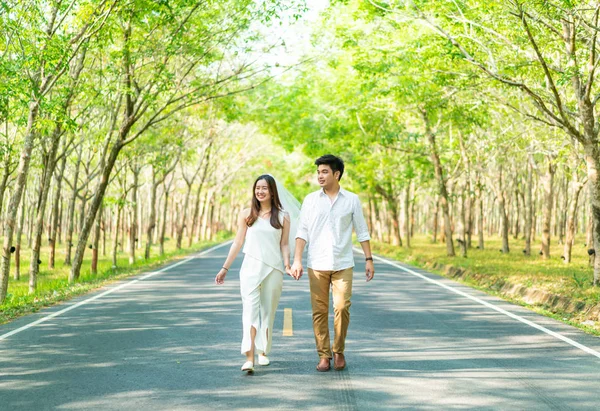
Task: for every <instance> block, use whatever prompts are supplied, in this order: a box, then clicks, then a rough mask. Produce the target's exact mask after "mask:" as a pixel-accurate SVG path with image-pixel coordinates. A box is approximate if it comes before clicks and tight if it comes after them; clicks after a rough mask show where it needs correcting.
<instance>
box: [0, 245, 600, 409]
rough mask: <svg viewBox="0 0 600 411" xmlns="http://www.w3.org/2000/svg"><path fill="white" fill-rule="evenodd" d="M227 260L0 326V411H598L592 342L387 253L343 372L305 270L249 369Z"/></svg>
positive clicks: (183, 264) (358, 302) (352, 333)
mask: <svg viewBox="0 0 600 411" xmlns="http://www.w3.org/2000/svg"><path fill="white" fill-rule="evenodd" d="M227 251H228V246H227V245H225V246H222V247H220V248H217V249H211V250H208V252H204V253H202V254H200V255H196V256H192V257H190V258H189V259H186V260H183V261H180V262H178V263H175V264H172V265H170V266H167V267H166V268H164V269H163V270H161V271H156V272H152V273H149V274H144V275H140V276H139V277H136V278H135V279H129V280H126V281H124V282H121V283H116V284H113V285H110V286H108V287H106V288H105V289H102V290H100V291H98V292H96V293H93V294H88V295H86V296H84V297H81V298H78V299H75V300H72V301H70V302H68V303H66V304H62V305H58V306H55V307H52V308H50V309H47V310H44V311H42V312H40V313H37V314H35V315H31V316H27V317H24V318H20V319H18V320H17V321H14V322H12V323H10V324H6V325H3V326H0V409H1V410H45V409H61V410H70V409H77V410H81V409H93V410H102V409H111V410H150V409H161V410H205V409H206V410H212V409H227V410H236V409H245V410H247V409H295V410H306V409H314V410H317V409H318V410H378V409H380V410H386V409H387V410H396V409H418V410H448V409H460V410H469V409H473V410H475V409H476V410H486V409H489V410H508V409H510V410H515V409H516V410H584V409H589V410H598V409H600V400H599V399H598V393H597V390H598V384H599V382H600V339H598V338H597V337H593V336H590V335H586V334H584V333H582V332H581V331H579V330H577V329H575V328H572V327H569V326H567V325H564V324H562V323H559V322H557V321H554V320H552V319H549V318H545V317H542V316H539V315H537V314H535V313H532V312H530V311H527V310H526V309H524V308H521V307H518V306H514V305H511V304H509V303H507V302H504V301H502V300H499V299H497V298H495V297H490V296H487V295H486V294H484V293H481V292H479V291H476V290H473V289H470V288H468V287H466V286H463V285H460V284H457V283H454V282H452V281H450V280H447V279H443V278H441V277H439V276H436V275H433V274H430V273H427V272H426V271H423V270H420V269H415V268H411V267H409V266H405V265H403V264H400V263H394V262H387V261H386V260H383V259H377V260H376V262H375V269H376V275H375V279H374V280H373V281H372V282H370V283H366V282H365V281H364V265H363V264H362V261H363V259H362V256H360V255H359V254H357V255H356V257H357V258H356V261H357V263H358V264H357V267H356V271H355V277H354V295H353V299H352V308H351V324H350V329H349V331H348V338H347V344H346V358H347V361H348V368H347V369H346V370H344V371H333V370H332V371H330V372H328V373H318V372H317V371H315V366H316V364H317V361H318V358H317V355H316V352H315V345H314V338H313V334H312V320H311V310H310V298H309V290H308V279H307V277H306V275H305V276H304V277H303V278H302V279H301V280H300V281H298V282H296V281H294V280H293V279H291V278H290V277H287V276H286V278H285V281H284V286H283V287H284V288H283V294H282V298H281V302H280V305H279V311H278V313H277V317H276V319H275V329H274V334H273V335H274V337H273V350H272V352H271V356H270V357H271V361H272V363H271V365H270V366H268V367H259V366H258V365H256V371H255V373H254V374H253V375H248V374H245V373H242V372H241V371H240V366H241V365H242V363H243V362H244V356H242V355H241V354H240V342H241V337H242V332H241V322H242V319H241V301H240V296H239V282H238V278H237V275H238V270H239V267H240V264H241V257H240V258H238V259H237V260H236V262H235V264H234V265H233V267H232V269H231V270H230V274H229V275H228V277H227V279H226V283H225V285H223V286H220V287H219V286H216V285H214V283H213V280H214V276H215V275H216V273H217V271H218V269H219V268H220V267H221V265H222V263H223V261H224V260H225V256H226V254H227ZM285 309H288V310H287V311H288V312H290V310H291V317H292V328H291V330H292V333H293V335H291V336H283V328H284V310H285ZM49 316H50V317H49ZM35 321H37V323H34V322H35ZM286 327H289V323H287V322H286Z"/></svg>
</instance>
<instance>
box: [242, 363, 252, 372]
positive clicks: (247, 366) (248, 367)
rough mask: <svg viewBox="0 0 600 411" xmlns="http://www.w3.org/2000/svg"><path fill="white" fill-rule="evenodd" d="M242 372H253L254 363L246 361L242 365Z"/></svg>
mask: <svg viewBox="0 0 600 411" xmlns="http://www.w3.org/2000/svg"><path fill="white" fill-rule="evenodd" d="M242 371H248V372H254V363H253V362H252V361H246V362H245V363H244V365H242Z"/></svg>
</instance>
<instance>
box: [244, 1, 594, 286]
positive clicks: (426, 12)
mask: <svg viewBox="0 0 600 411" xmlns="http://www.w3.org/2000/svg"><path fill="white" fill-rule="evenodd" d="M566 4H567V3H561V5H556V4H551V3H548V2H542V3H539V4H538V3H535V4H525V3H523V2H513V1H505V2H504V1H503V2H491V3H490V2H482V1H467V2H452V1H451V2H430V1H422V2H416V1H404V2H403V1H399V2H377V1H374V0H373V1H359V0H351V1H344V2H334V4H333V5H332V7H330V8H329V9H328V10H327V11H326V12H325V13H324V14H323V15H322V18H321V20H320V21H319V22H318V23H317V24H316V27H315V33H314V35H313V38H314V39H315V40H314V42H313V47H312V49H311V50H310V51H309V52H308V54H309V55H307V58H308V59H310V62H311V63H310V64H309V65H308V66H307V67H306V68H305V69H304V70H301V71H300V72H298V73H294V74H293V75H290V76H287V77H286V78H284V79H283V80H282V81H279V82H278V83H273V84H269V85H267V87H264V88H261V89H260V90H257V91H256V92H255V93H254V94H253V95H252V97H248V96H241V97H240V98H239V99H238V100H239V104H241V105H243V106H244V109H243V110H240V112H241V113H243V114H242V115H241V117H242V118H244V119H245V121H253V122H256V123H258V124H261V127H262V128H263V130H265V131H267V132H269V133H271V134H273V135H275V136H278V138H279V141H280V143H281V144H282V145H283V146H284V147H286V148H288V149H289V150H292V149H294V148H295V147H303V150H304V152H305V153H306V154H308V155H309V156H312V157H314V156H318V155H321V154H322V153H323V152H335V153H339V154H340V155H341V156H342V157H344V158H345V160H346V161H347V162H348V163H349V164H350V167H348V172H347V175H348V177H345V179H346V181H347V183H346V184H351V185H352V186H353V188H354V189H356V190H357V191H360V192H362V193H364V194H365V196H366V197H367V198H366V199H368V207H366V208H367V214H368V218H369V220H370V223H371V226H372V230H373V233H374V236H375V238H377V239H378V240H383V241H389V242H391V243H393V244H397V245H404V246H409V247H410V241H411V237H412V235H413V234H414V233H415V232H422V233H429V234H431V235H432V237H433V240H434V241H437V240H442V241H444V242H445V244H446V250H447V254H448V255H450V256H452V255H455V254H456V253H457V250H456V249H455V242H454V241H453V237H454V239H455V240H456V244H458V247H459V250H458V252H459V253H460V255H463V256H467V253H468V249H469V248H470V247H475V246H477V247H479V248H484V247H485V236H486V235H492V234H498V235H499V236H500V237H501V238H502V248H501V250H500V251H501V252H503V253H509V252H518V253H521V252H523V253H525V254H526V255H531V254H535V255H538V254H539V255H541V258H545V259H547V258H550V243H551V238H552V237H555V238H557V239H558V241H559V242H560V243H561V244H563V245H564V251H563V253H562V256H561V257H562V258H563V259H564V262H565V263H567V264H568V263H570V262H571V261H572V247H573V244H574V239H575V235H576V234H577V233H585V234H586V238H587V241H585V244H586V245H587V248H588V249H589V250H588V252H589V254H590V255H592V257H593V255H594V252H595V250H596V249H598V247H599V245H600V214H599V211H598V210H600V209H599V208H598V206H599V205H600V191H599V188H600V186H599V185H598V184H599V182H598V175H597V170H598V166H599V164H600V163H599V160H600V157H599V152H598V140H597V134H598V130H599V126H598V123H597V121H596V103H597V102H598V100H600V94H598V93H599V92H600V90H599V89H598V88H597V87H596V77H597V76H596V68H597V66H598V64H600V59H599V58H598V53H597V51H598V46H597V32H598V30H599V29H600V27H599V26H598V24H597V23H598V14H599V7H600V6H594V7H587V6H586V4H583V3H582V4H581V5H580V4H579V3H576V4H575V3H572V2H570V3H568V4H569V5H566ZM349 182H350V183H349ZM586 185H587V187H588V190H583V188H584V186H586ZM511 236H512V237H513V238H514V239H518V240H516V241H519V242H521V241H522V243H521V244H522V246H520V247H519V249H518V250H516V251H515V250H511V249H510V246H509V239H510V237H511ZM513 243H514V241H513ZM536 244H537V245H536ZM538 245H539V246H538ZM582 245H583V241H582ZM556 257H559V256H556ZM591 264H593V265H594V284H598V283H599V281H600V259H595V263H594V259H593V258H592V259H591Z"/></svg>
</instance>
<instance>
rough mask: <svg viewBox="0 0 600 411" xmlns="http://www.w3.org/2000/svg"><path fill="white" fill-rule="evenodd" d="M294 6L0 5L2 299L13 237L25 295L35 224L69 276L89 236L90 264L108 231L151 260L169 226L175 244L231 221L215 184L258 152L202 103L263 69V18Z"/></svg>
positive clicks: (262, 75)
mask: <svg viewBox="0 0 600 411" xmlns="http://www.w3.org/2000/svg"><path fill="white" fill-rule="evenodd" d="M295 7H296V6H295V5H294V4H293V2H287V3H286V5H285V6H284V5H281V4H280V2H277V1H274V0H264V1H255V0H235V1H233V0H224V1H219V2H205V1H188V0H175V1H169V2H163V1H150V0H135V1H123V0H73V1H61V0H53V1H41V0H40V1H26V2H22V1H16V0H13V1H11V0H9V1H4V2H2V4H1V5H0V8H1V11H0V32H1V34H0V37H1V39H2V42H1V44H0V124H2V133H1V136H0V139H1V144H0V148H1V150H0V158H1V161H2V174H1V176H0V210H1V213H2V227H3V247H2V258H1V262H0V303H2V302H3V301H4V300H5V298H6V295H7V289H8V282H9V278H10V274H11V265H12V264H13V261H14V262H15V263H16V264H15V267H14V268H13V272H14V276H15V277H17V278H18V277H19V276H20V275H21V272H22V270H23V268H22V267H20V254H21V252H22V250H21V248H22V244H23V243H22V242H23V237H25V238H26V239H27V247H28V248H29V249H30V252H31V258H30V261H31V265H30V266H29V267H28V275H29V285H30V292H34V291H35V289H36V284H37V278H38V273H39V266H40V248H41V245H42V238H43V236H44V234H45V233H44V232H45V231H47V233H46V234H47V238H48V241H49V244H50V249H51V255H50V260H49V261H48V264H49V266H50V268H52V267H54V266H55V264H56V263H57V262H56V259H57V248H58V246H59V245H60V242H61V241H63V240H64V247H65V250H64V251H65V260H64V263H65V264H68V265H70V267H71V268H70V275H69V280H70V281H71V282H73V281H76V280H77V279H78V278H79V276H80V273H81V266H82V262H83V257H84V253H85V252H86V249H87V248H88V247H90V246H91V248H92V255H93V261H92V271H94V270H95V269H96V264H97V258H98V252H99V251H98V250H99V249H100V248H102V247H104V248H103V252H105V253H106V252H107V251H106V250H105V248H106V245H105V244H106V238H107V237H109V239H110V240H114V241H112V242H111V243H112V244H113V249H112V251H111V252H112V253H113V258H114V261H115V263H116V258H115V257H114V256H115V255H116V252H117V249H118V248H119V247H121V248H122V247H124V245H125V244H126V243H127V244H128V252H129V255H130V260H134V259H135V258H136V255H135V254H136V248H137V247H140V245H141V243H142V241H145V249H144V254H145V257H146V258H148V257H149V253H150V250H151V245H152V244H153V243H155V242H157V241H158V242H159V243H160V244H162V243H163V241H164V238H165V235H166V234H165V233H166V232H167V231H168V230H170V231H171V233H170V234H171V236H173V237H175V238H176V239H177V245H178V247H181V246H182V243H184V241H188V242H191V241H192V240H193V239H194V238H196V239H199V238H207V237H210V236H211V235H214V232H215V230H216V229H218V228H219V227H217V226H215V224H216V222H217V221H226V220H231V218H225V214H226V213H225V212H224V211H223V212H222V210H221V207H220V204H221V201H220V200H221V199H220V197H219V196H220V195H221V187H223V186H224V185H225V186H226V187H229V188H231V187H235V184H230V185H229V186H228V184H229V183H230V182H231V180H232V178H233V177H232V176H233V175H235V172H236V170H237V169H239V168H241V167H242V166H243V165H244V164H247V162H249V161H251V160H252V156H253V155H254V156H256V153H254V154H252V150H244V147H245V146H246V145H247V141H250V139H249V138H248V135H249V134H250V133H251V131H250V129H249V128H243V130H237V131H236V134H235V135H233V134H232V129H231V128H232V127H235V125H227V124H223V123H222V122H221V121H220V120H218V118H219V115H218V105H216V104H214V103H211V102H216V101H218V100H219V99H220V98H222V97H224V96H228V95H232V94H235V93H239V92H242V91H244V90H248V89H251V88H253V87H255V86H256V85H258V84H260V83H261V82H263V81H265V80H266V79H267V78H268V75H269V72H268V70H269V67H268V66H267V65H265V64H263V63H261V62H260V55H261V53H262V52H264V50H268V49H269V48H271V47H272V46H273V45H272V44H269V43H268V42H266V41H265V40H261V31H264V30H262V28H263V27H264V24H266V23H267V22H270V21H273V20H277V19H278V18H279V17H278V16H280V15H281V14H282V13H284V14H286V15H293V14H294V13H295V11H294V10H295ZM236 136H237V137H236ZM223 170H225V171H223ZM146 199H147V200H146ZM159 200H160V201H159ZM220 228H224V227H220ZM126 237H127V238H126ZM101 244H102V245H101ZM161 252H162V249H161ZM13 253H14V254H13ZM13 255H14V256H15V257H16V259H13V258H12V256H13Z"/></svg>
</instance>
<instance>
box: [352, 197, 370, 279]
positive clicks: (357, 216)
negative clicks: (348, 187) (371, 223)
mask: <svg viewBox="0 0 600 411" xmlns="http://www.w3.org/2000/svg"><path fill="white" fill-rule="evenodd" d="M352 224H353V225H354V231H356V238H357V239H358V242H359V243H360V246H361V247H362V249H363V252H364V253H365V258H366V259H367V260H366V270H365V274H366V276H367V281H371V280H372V279H373V276H374V275H375V265H374V264H373V254H372V253H371V242H370V240H371V236H370V235H369V227H368V226H367V222H366V220H365V216H364V214H363V210H362V206H361V204H360V200H359V199H358V196H357V197H356V199H355V201H354V206H353V210H352Z"/></svg>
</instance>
